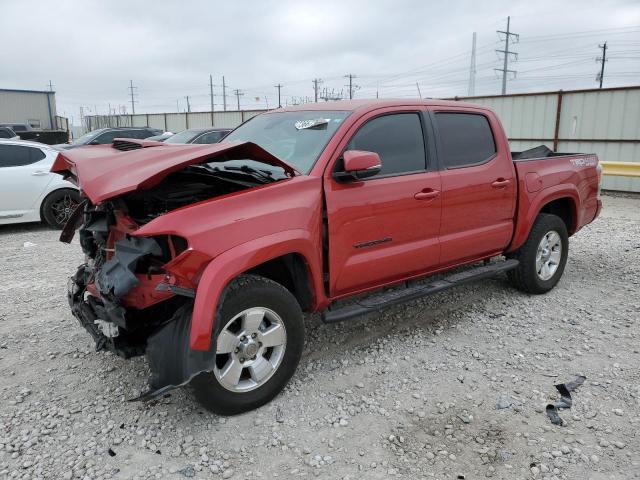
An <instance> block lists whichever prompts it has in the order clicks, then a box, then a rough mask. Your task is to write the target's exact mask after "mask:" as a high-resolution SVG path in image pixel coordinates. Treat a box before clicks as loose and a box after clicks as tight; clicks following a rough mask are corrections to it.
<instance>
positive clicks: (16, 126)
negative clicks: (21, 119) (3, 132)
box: [0, 123, 33, 132]
mask: <svg viewBox="0 0 640 480" xmlns="http://www.w3.org/2000/svg"><path fill="white" fill-rule="evenodd" d="M0 127H6V128H10V129H11V130H13V131H14V132H30V131H31V130H33V127H32V126H31V125H29V124H28V123H0Z"/></svg>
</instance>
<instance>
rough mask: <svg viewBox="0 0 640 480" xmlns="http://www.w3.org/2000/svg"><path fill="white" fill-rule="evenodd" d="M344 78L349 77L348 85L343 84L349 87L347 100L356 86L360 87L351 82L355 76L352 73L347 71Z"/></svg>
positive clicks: (350, 97) (351, 97)
mask: <svg viewBox="0 0 640 480" xmlns="http://www.w3.org/2000/svg"><path fill="white" fill-rule="evenodd" d="M344 78H348V79H349V85H345V87H349V100H352V99H353V91H354V90H355V89H357V88H360V87H359V86H358V85H354V84H353V79H354V78H357V77H356V76H355V75H353V74H352V73H349V74H348V75H345V76H344Z"/></svg>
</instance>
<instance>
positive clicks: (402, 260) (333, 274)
mask: <svg viewBox="0 0 640 480" xmlns="http://www.w3.org/2000/svg"><path fill="white" fill-rule="evenodd" d="M424 124H425V118H424V117H423V114H422V112H420V111H419V110H416V111H409V112H407V111H406V108H405V109H403V110H401V109H397V108H395V109H386V110H385V111H383V113H375V112H374V113H370V114H368V115H366V116H364V118H363V119H361V120H360V121H359V122H357V123H356V124H354V126H353V127H352V128H351V129H350V130H349V132H348V133H347V135H346V137H345V139H344V140H343V143H342V144H341V146H340V147H339V150H338V151H339V152H340V155H339V157H338V159H337V160H336V161H335V163H334V164H333V165H330V167H331V169H330V171H329V172H325V194H326V204H327V215H328V228H329V233H328V241H329V277H330V278H329V281H330V295H331V296H332V297H337V296H341V295H346V294H348V293H352V292H355V291H358V290H364V289H367V288H373V287H375V286H378V285H380V284H383V283H387V282H390V281H394V280H401V279H403V278H407V277H409V276H411V275H413V274H419V273H421V272H424V271H427V270H429V269H432V268H435V267H436V266H437V264H438V262H439V256H440V251H439V242H438V233H439V229H440V196H439V192H440V189H441V187H440V174H439V172H438V171H437V169H436V168H435V165H433V164H432V162H431V161H430V159H431V157H432V155H428V154H427V152H428V151H429V145H428V142H427V141H425V126H424ZM345 150H364V151H371V152H376V153H378V155H379V156H380V159H381V161H382V171H381V172H380V174H378V175H377V176H375V177H371V178H368V179H365V180H362V181H355V182H350V183H339V182H337V181H336V180H334V179H333V178H332V176H331V172H332V171H336V170H339V169H340V168H341V154H342V152H344V151H345Z"/></svg>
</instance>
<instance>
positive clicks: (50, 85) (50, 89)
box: [49, 80, 53, 92]
mask: <svg viewBox="0 0 640 480" xmlns="http://www.w3.org/2000/svg"><path fill="white" fill-rule="evenodd" d="M49 91H50V92H53V83H51V80H49Z"/></svg>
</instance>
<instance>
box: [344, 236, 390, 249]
mask: <svg viewBox="0 0 640 480" xmlns="http://www.w3.org/2000/svg"><path fill="white" fill-rule="evenodd" d="M391 240H392V238H391V237H384V238H380V239H378V240H369V241H368V242H360V243H354V244H353V248H365V247H374V246H376V245H380V244H381V243H387V242H390V241H391Z"/></svg>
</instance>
